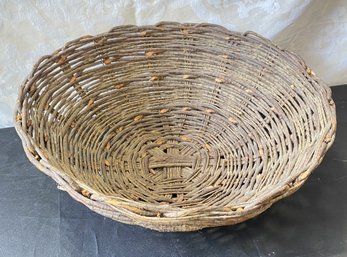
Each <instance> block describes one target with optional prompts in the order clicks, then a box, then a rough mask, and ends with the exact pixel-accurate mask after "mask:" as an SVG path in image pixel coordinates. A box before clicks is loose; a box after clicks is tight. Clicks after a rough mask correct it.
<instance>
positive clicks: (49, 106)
mask: <svg viewBox="0 0 347 257" xmlns="http://www.w3.org/2000/svg"><path fill="white" fill-rule="evenodd" d="M15 127H16V130H17V132H18V134H19V135H20V137H21V139H22V142H23V146H24V150H25V152H26V154H27V156H28V158H29V159H30V161H31V162H32V163H33V164H34V165H36V166H37V167H38V168H39V169H40V170H41V171H42V172H44V173H45V174H47V175H49V176H51V177H52V178H53V179H54V180H55V181H56V182H57V184H58V188H59V189H62V190H65V191H66V192H68V193H69V194H70V195H71V196H72V197H73V198H74V199H76V200H77V201H79V202H81V203H83V204H84V205H86V206H88V207H89V208H90V209H92V210H94V211H95V212H97V213H100V214H102V215H104V216H106V217H110V218H112V219H114V220H117V221H121V222H124V223H128V224H136V225H140V226H143V227H147V228H151V229H155V230H159V231H192V230H198V229H201V228H205V227H215V226H223V225H229V224H235V223H239V222H242V221H245V220H247V219H249V218H252V217H254V216H256V215H258V214H260V213H261V212H263V211H264V210H266V209H267V208H269V207H270V206H271V205H272V204H273V203H274V202H275V201H277V200H279V199H281V198H283V197H286V196H288V195H290V194H292V193H293V192H294V191H296V190H297V189H298V188H299V187H300V186H301V185H302V184H303V183H304V182H305V180H306V179H307V177H308V176H309V175H310V173H311V172H312V170H313V169H314V168H315V167H317V165H318V164H319V163H320V162H321V161H322V158H323V156H324V154H325V153H326V151H327V149H328V148H329V147H330V146H331V144H332V142H333V140H334V137H335V130H336V115H335V105H334V102H333V100H332V98H331V90H330V89H329V88H328V87H327V86H326V85H325V83H324V82H322V81H321V80H320V79H319V78H318V77H317V76H316V75H315V74H314V72H313V71H312V70H311V69H310V68H308V67H307V66H306V64H305V63H304V61H303V60H302V59H301V58H299V57H298V56H297V55H295V54H293V53H291V52H289V51H287V50H283V49H279V48H278V47H277V46H276V45H274V44H273V43H271V42H270V41H269V40H267V39H265V38H263V37H261V36H259V35H257V34H256V33H254V32H246V33H243V34H242V33H238V32H231V31H228V30H227V29H225V28H223V27H221V26H217V25H212V24H180V23H171V22H162V23H159V24H156V25H154V26H140V27H138V26H119V27H115V28H113V29H111V30H110V31H109V32H107V33H104V34H100V35H97V36H84V37H81V38H79V39H76V40H74V41H71V42H69V43H67V44H65V46H64V47H63V48H61V49H59V50H57V51H55V52H54V53H53V54H51V55H47V56H44V57H42V58H41V59H40V60H39V61H38V63H37V64H36V65H35V66H34V68H33V71H32V73H31V74H30V75H29V76H28V78H27V79H26V80H25V82H24V83H23V85H22V86H21V88H20V92H19V97H18V104H17V109H16V124H15Z"/></svg>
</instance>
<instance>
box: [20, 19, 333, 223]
mask: <svg viewBox="0 0 347 257" xmlns="http://www.w3.org/2000/svg"><path fill="white" fill-rule="evenodd" d="M158 26H179V27H182V28H185V27H187V26H189V27H190V26H193V27H205V26H208V27H213V28H215V29H217V30H221V31H223V32H224V33H228V34H237V35H240V36H247V35H250V36H252V37H257V38H259V40H263V41H264V42H266V43H269V44H271V46H273V47H277V48H278V49H281V48H279V47H278V46H276V45H274V44H273V43H272V42H271V41H270V40H268V39H266V38H264V37H262V36H260V35H258V34H257V33H255V32H252V31H247V32H244V33H241V32H236V31H231V30H228V29H226V28H225V27H223V26H221V25H216V24H210V23H178V22H159V23H156V24H155V25H141V26H137V25H122V26H115V27H113V28H112V29H110V30H109V31H108V32H105V33H100V34H97V35H95V36H91V35H87V36H82V37H79V38H77V39H75V40H71V41H69V42H67V43H65V44H64V46H63V47H61V48H59V49H57V50H55V51H54V52H52V53H51V54H48V55H44V56H42V57H41V58H40V59H39V60H38V61H37V62H36V63H35V64H34V66H33V68H32V70H31V72H30V74H29V75H28V76H27V77H26V78H25V79H24V81H23V82H22V83H21V85H20V87H19V89H18V97H17V102H16V105H15V110H14V116H13V118H14V125H15V126H14V127H15V129H16V131H17V133H18V135H19V136H20V138H21V141H22V145H23V148H24V150H25V154H26V155H27V157H28V159H29V160H30V161H31V163H33V164H34V165H35V166H36V167H37V168H38V169H39V170H41V171H42V172H43V173H45V174H46V175H48V176H50V177H51V178H52V179H53V180H55V181H56V182H57V184H58V187H61V188H60V189H63V190H65V191H67V192H68V193H69V194H70V195H71V196H72V197H73V198H74V199H76V200H78V201H81V202H83V201H86V202H89V201H94V200H92V199H88V198H86V197H84V196H82V197H84V198H85V199H83V200H81V199H82V198H79V197H80V196H81V195H80V193H78V192H77V191H76V188H75V185H74V183H75V181H77V180H74V179H72V178H70V177H69V176H68V175H67V174H64V172H62V171H60V170H59V168H58V167H54V166H53V165H51V164H50V163H49V161H44V162H40V161H37V160H36V159H35V158H34V157H33V155H32V153H31V152H30V149H32V148H33V149H34V150H35V151H36V152H38V153H39V151H40V149H39V148H37V147H36V146H35V143H34V142H32V140H31V138H30V137H29V136H28V134H27V133H26V132H25V131H24V129H23V128H22V127H23V125H22V124H21V122H18V121H17V117H18V114H19V113H22V110H23V108H25V106H23V101H24V99H25V95H23V91H22V90H23V88H25V86H26V85H28V83H30V81H32V80H33V79H34V78H35V76H37V75H34V74H35V72H36V71H37V70H38V68H39V66H40V65H41V64H42V63H45V62H46V61H48V60H50V59H52V58H56V56H57V54H59V55H60V54H63V53H64V51H65V49H66V48H68V47H69V45H71V44H73V43H75V42H77V41H79V42H90V41H94V40H97V39H100V38H102V37H104V36H106V35H108V34H109V33H112V31H113V30H114V29H121V28H127V27H136V28H138V29H146V28H153V27H158ZM281 50H282V51H285V52H286V53H288V54H290V55H291V56H292V57H293V59H295V61H297V62H298V63H300V64H301V65H302V67H303V69H305V70H306V69H308V67H307V65H306V63H305V61H303V59H302V58H301V57H299V56H298V55H297V54H295V53H293V52H291V51H289V50H285V49H281ZM312 76H313V77H314V78H315V80H316V81H317V83H318V84H319V85H320V86H321V87H322V90H325V93H326V96H327V97H328V98H329V101H332V103H333V100H332V98H331V88H330V87H329V86H328V85H327V84H326V83H325V82H324V81H322V80H321V79H320V78H318V77H317V76H316V75H315V74H314V73H313V74H312ZM330 112H331V116H332V118H333V120H332V121H331V126H330V127H327V128H326V131H324V133H323V134H324V137H322V138H321V140H320V146H321V147H320V148H319V149H318V150H317V155H318V156H320V159H319V160H318V162H317V164H316V165H315V166H311V167H310V168H309V169H306V170H303V171H301V172H299V173H298V174H299V175H297V176H294V177H290V178H288V179H287V181H286V182H285V183H283V185H281V186H279V185H277V186H275V187H274V189H273V190H270V191H267V192H266V194H264V195H263V196H262V197H259V195H258V197H257V198H256V200H255V201H254V202H252V201H247V205H248V207H247V209H243V210H242V211H240V212H235V215H234V216H232V217H233V218H240V217H243V216H247V215H249V214H251V213H254V211H255V210H261V209H262V207H263V206H265V205H266V206H268V207H270V206H271V205H272V204H273V203H274V202H276V201H278V200H280V199H281V198H284V197H286V196H288V195H290V194H292V193H294V192H295V191H296V190H298V189H299V188H300V187H301V186H302V185H303V183H304V182H305V181H306V180H307V179H308V177H309V176H310V175H311V173H312V171H313V170H314V169H315V168H316V167H317V166H318V165H319V164H320V163H321V161H322V159H323V157H324V155H325V153H326V152H327V150H328V149H329V148H330V147H331V145H332V144H333V142H334V139H335V133H336V123H337V122H336V110H335V106H334V105H332V107H331V108H330ZM326 137H328V138H329V139H330V140H329V141H328V142H325V138H326ZM75 193H76V194H75ZM77 194H79V195H80V196H78V195H77ZM99 195H101V196H102V194H101V193H100V194H99ZM114 198H115V197H112V196H106V195H103V196H102V197H100V198H99V199H98V200H102V199H103V200H104V202H103V203H102V204H105V208H106V206H107V207H110V208H111V209H114V208H113V207H117V208H118V207H120V208H122V204H123V202H122V201H120V204H119V205H118V204H117V203H112V204H110V203H107V200H109V199H114ZM117 200H120V199H118V198H117ZM124 200H126V201H124V202H126V203H127V204H129V205H132V206H143V207H145V206H149V205H151V206H153V207H154V206H157V204H153V203H141V202H138V201H136V200H131V199H125V198H124ZM249 202H252V204H249ZM83 203H84V204H86V203H85V202H83ZM86 205H87V207H89V208H91V207H90V206H89V205H88V204H86ZM210 207H212V206H210ZM268 207H267V208H268ZM170 208H171V209H173V207H170ZM267 208H265V209H267ZM91 209H92V208H91ZM194 210H203V211H204V212H206V213H213V212H214V211H215V210H214V209H213V208H211V209H208V210H206V207H195V208H194ZM94 211H95V210H94ZM175 211H178V209H177V210H175ZM180 211H182V212H185V211H187V209H181V210H180ZM133 214H134V215H138V216H140V217H142V218H144V217H143V216H141V215H139V214H136V213H133ZM103 215H104V216H107V215H105V214H103ZM256 215H257V214H256ZM145 218H147V219H149V220H152V221H153V223H155V220H156V219H157V218H156V217H145ZM161 219H165V218H164V217H163V218H161ZM167 219H173V218H167ZM123 222H125V221H123ZM125 223H126V222H125Z"/></svg>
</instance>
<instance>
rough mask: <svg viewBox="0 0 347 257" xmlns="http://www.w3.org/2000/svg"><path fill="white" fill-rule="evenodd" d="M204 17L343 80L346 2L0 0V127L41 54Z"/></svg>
mask: <svg viewBox="0 0 347 257" xmlns="http://www.w3.org/2000/svg"><path fill="white" fill-rule="evenodd" d="M162 20H165V21H178V22H210V23H216V24H220V25H223V26H225V27H227V28H229V29H231V30H236V31H242V32H243V31H247V30H253V31H256V32H258V33H260V34H262V35H263V36H265V37H268V38H270V39H272V40H273V41H274V42H275V43H276V44H278V45H279V46H280V47H282V48H286V49H290V50H292V51H295V52H296V53H298V54H299V55H301V56H302V57H303V58H304V60H306V62H307V64H308V65H309V66H310V67H312V69H313V70H314V71H315V73H316V74H317V75H318V76H320V77H321V78H322V79H323V80H325V81H326V82H327V83H328V84H329V85H337V84H343V83H347V58H346V57H347V0H329V1H327V0H278V1H276V0H240V1H236V0H230V1H228V0H224V1H223V0H200V1H198V0H192V1H189V0H171V1H169V0H168V1H165V0H161V1H160V0H148V1H136V0H120V1H115V0H105V1H101V0H59V1H56V0H40V1H34V0H27V1H22V0H17V1H14V0H0V127H9V126H12V116H13V115H12V113H13V108H14V105H15V101H16V97H17V91H18V87H19V85H20V84H21V82H22V81H23V80H24V79H25V77H26V76H27V75H28V73H29V72H30V70H31V68H32V65H33V64H34V63H35V62H36V61H37V60H38V59H39V57H40V56H42V55H44V54H48V53H51V52H53V51H54V50H55V49H57V48H60V47H61V46H63V44H64V43H65V42H66V41H69V40H72V39H75V38H77V37H80V36H82V35H85V34H98V33H102V32H105V31H108V30H109V29H111V28H112V27H113V26H116V25H121V24H138V25H143V24H153V23H156V22H159V21H162Z"/></svg>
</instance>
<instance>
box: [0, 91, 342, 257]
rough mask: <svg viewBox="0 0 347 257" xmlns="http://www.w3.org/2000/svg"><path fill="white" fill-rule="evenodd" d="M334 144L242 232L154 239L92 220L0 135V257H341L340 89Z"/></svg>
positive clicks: (232, 229) (11, 133)
mask: <svg viewBox="0 0 347 257" xmlns="http://www.w3.org/2000/svg"><path fill="white" fill-rule="evenodd" d="M333 92H334V99H335V101H336V104H337V114H338V131H337V137H336V141H335V143H334V145H333V147H332V149H330V150H329V152H328V154H327V156H326V158H325V159H324V161H323V163H322V164H321V165H320V167H319V168H318V169H317V170H316V171H315V172H314V174H313V175H312V176H311V177H310V178H309V180H308V181H307V183H306V184H305V185H304V186H303V188H302V189H300V190H299V191H298V192H297V193H295V194H294V195H293V196H291V197H289V198H286V199H284V200H282V201H280V202H278V203H276V204H274V205H273V207H271V208H270V209H269V210H268V211H266V212H265V213H263V214H262V215H260V216H258V217H257V218H254V219H252V220H249V221H247V222H245V223H243V224H239V225H235V226H229V227H222V228H215V229H205V230H202V231H199V232H192V233H159V232H154V231H151V230H147V229H143V228H140V227H136V226H130V225H124V224H121V223H118V222H115V221H112V220H109V219H106V218H104V217H102V216H100V215H98V214H95V213H93V212H92V211H90V210H89V209H87V208H86V207H84V206H83V205H81V204H80V203H78V202H76V201H74V200H72V199H71V198H70V197H69V196H68V195H67V194H66V193H65V192H62V191H59V190H57V189H56V185H55V183H54V182H53V181H52V180H51V179H50V178H48V177H47V176H45V175H43V174H42V173H40V172H39V171H38V170H37V169H36V168H35V167H34V166H33V165H31V164H30V163H29V161H28V160H27V159H26V157H25V155H24V152H23V150H22V146H21V143H20V140H19V138H18V137H17V135H16V133H15V130H14V129H13V128H10V129H1V130H0V256H1V257H2V256H4V257H15V256H21V257H22V256H25V257H31V256H35V257H38V256H42V257H50V256H64V257H70V256H71V257H79V256H83V257H88V256H105V257H106V256H107V257H109V256H117V257H121V256H150V257H156V256H165V257H169V256H209V257H213V256H223V257H224V256H235V257H239V256H258V257H259V256H264V257H265V256H266V257H270V256H279V257H285V256H296V257H299V256H305V257H306V256H312V257H317V256H334V257H346V256H347V201H346V200H347V199H346V196H347V146H346V142H347V109H346V102H347V86H345V87H341V86H340V87H335V88H334V89H333Z"/></svg>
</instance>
